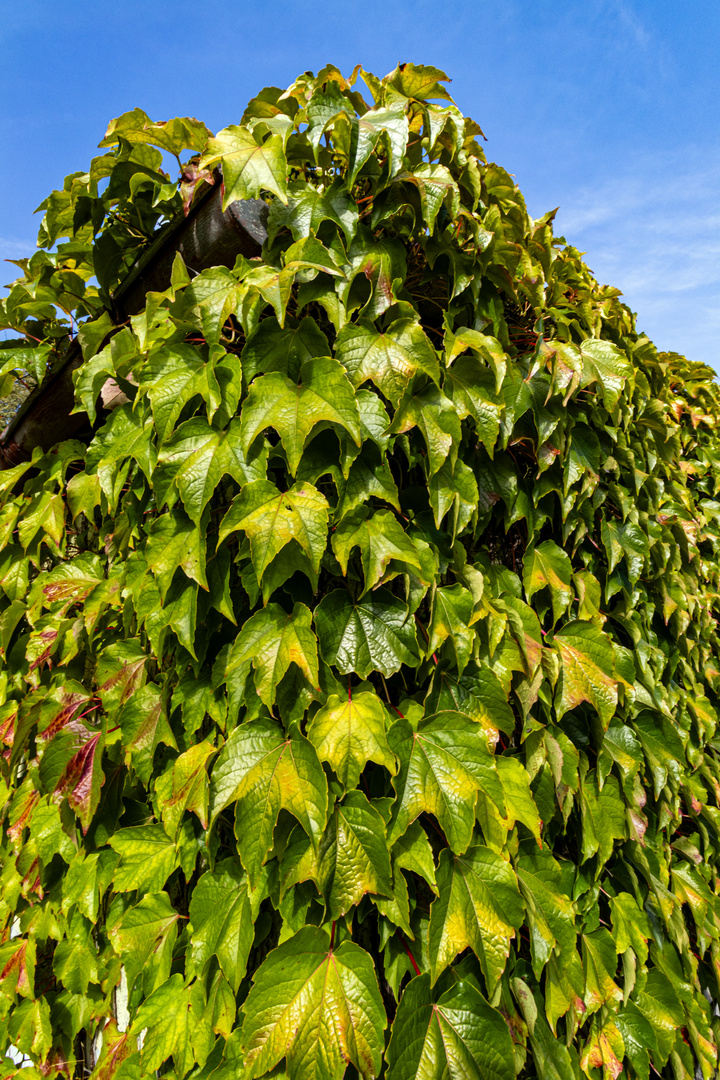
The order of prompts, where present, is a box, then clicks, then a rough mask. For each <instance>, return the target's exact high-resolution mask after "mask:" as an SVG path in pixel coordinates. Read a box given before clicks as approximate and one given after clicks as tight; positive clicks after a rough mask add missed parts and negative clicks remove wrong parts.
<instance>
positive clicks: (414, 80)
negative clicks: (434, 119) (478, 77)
mask: <svg viewBox="0 0 720 1080" xmlns="http://www.w3.org/2000/svg"><path fill="white" fill-rule="evenodd" d="M383 81H387V83H388V85H389V86H392V87H393V88H394V89H395V90H398V91H399V92H400V93H401V94H404V95H405V97H408V98H415V100H416V101H437V100H438V99H440V100H443V101H452V98H451V97H450V94H449V93H448V91H447V90H446V88H445V87H444V86H441V83H444V82H451V79H450V77H449V76H448V75H446V74H445V72H444V71H441V70H440V68H436V67H430V66H429V65H426V64H398V66H397V67H396V68H395V70H394V71H393V72H392V73H391V74H390V75H388V76H387V79H386V80H383Z"/></svg>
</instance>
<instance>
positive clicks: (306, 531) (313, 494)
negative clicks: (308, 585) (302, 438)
mask: <svg viewBox="0 0 720 1080" xmlns="http://www.w3.org/2000/svg"><path fill="white" fill-rule="evenodd" d="M328 509H329V503H328V501H327V499H326V498H325V496H324V495H321V494H320V492H319V491H318V490H317V488H315V487H313V486H312V484H294V485H293V486H292V487H291V488H290V489H289V491H284V492H281V491H278V489H277V488H276V487H275V485H274V484H271V483H270V481H269V480H256V481H255V483H253V484H246V485H245V487H244V488H243V489H242V491H241V492H240V494H239V495H238V496H237V498H235V499H234V501H233V503H232V505H231V507H230V509H229V510H228V512H227V514H226V515H225V517H224V518H223V519H222V521H221V523H220V532H219V535H218V543H222V541H223V540H224V539H225V537H226V536H229V535H230V533H232V532H235V531H236V530H238V529H242V530H243V532H244V533H245V535H246V536H247V537H248V538H249V540H250V550H251V552H252V561H253V566H254V567H255V573H256V574H257V578H258V581H262V577H263V574H264V572H265V570H266V568H267V566H268V565H269V564H270V563H271V562H272V560H273V559H274V558H275V556H276V555H277V554H278V552H280V551H282V549H283V548H284V547H285V545H286V544H289V543H290V541H291V540H297V542H298V544H299V545H300V547H301V548H302V549H303V551H305V553H306V554H307V555H308V557H309V559H310V561H311V563H312V566H313V569H314V570H315V572H316V573H317V572H318V571H319V569H320V560H321V559H322V557H323V553H324V551H325V547H326V544H327V531H328Z"/></svg>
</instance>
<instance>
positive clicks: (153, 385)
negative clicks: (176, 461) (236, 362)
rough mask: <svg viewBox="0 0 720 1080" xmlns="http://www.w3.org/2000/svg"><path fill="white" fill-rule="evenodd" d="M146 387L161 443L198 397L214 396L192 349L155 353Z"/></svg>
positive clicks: (173, 348) (145, 378)
mask: <svg viewBox="0 0 720 1080" xmlns="http://www.w3.org/2000/svg"><path fill="white" fill-rule="evenodd" d="M236 284H237V283H236ZM145 385H147V391H148V397H149V398H150V404H151V406H152V412H153V419H154V421H155V427H156V429H157V433H158V440H159V442H165V441H166V439H168V438H169V437H170V436H171V435H172V433H173V431H174V429H175V425H176V423H177V421H178V419H179V417H180V414H181V412H182V411H183V409H184V408H185V406H186V405H187V403H188V402H189V401H191V400H192V398H193V397H194V396H195V395H196V394H201V395H202V396H203V397H204V398H205V399H206V400H207V399H208V397H209V396H210V395H209V388H208V383H207V374H206V365H205V364H204V363H203V361H202V359H201V357H200V356H199V355H198V352H197V350H196V349H194V348H193V347H192V346H190V345H169V346H166V347H165V348H162V349H157V350H153V351H152V352H151V353H150V355H149V357H148V360H147V365H146V366H145V368H144V369H143V372H142V378H141V380H140V388H141V389H142V388H143V387H144V386H145Z"/></svg>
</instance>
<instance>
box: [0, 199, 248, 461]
mask: <svg viewBox="0 0 720 1080" xmlns="http://www.w3.org/2000/svg"><path fill="white" fill-rule="evenodd" d="M266 220H267V205H266V203H264V202H262V201H261V200H260V199H248V200H245V201H243V202H236V203H233V204H232V205H231V206H229V207H228V209H227V210H226V211H225V212H223V209H222V191H221V184H220V183H216V184H215V186H214V187H211V188H208V190H207V192H206V193H205V196H204V197H203V198H200V199H199V200H198V201H197V202H196V203H195V205H194V206H193V207H192V208H191V210H190V213H189V214H188V216H187V217H185V216H184V215H180V216H178V218H176V219H175V220H174V221H173V222H171V223H170V224H169V225H168V226H167V227H166V228H165V229H163V230H162V232H161V233H159V235H158V237H157V239H156V240H155V241H154V242H153V243H152V244H151V245H150V247H149V248H147V249H146V251H145V252H143V254H142V255H141V256H140V258H139V259H138V261H137V263H136V264H135V266H133V268H132V269H131V270H130V272H129V273H128V275H127V277H126V278H125V279H124V280H123V281H122V282H121V284H120V285H119V286H118V288H117V289H116V290H115V292H114V293H113V296H112V301H113V311H112V315H113V318H114V321H115V322H116V323H122V322H125V321H126V320H127V319H128V317H129V316H130V315H136V314H137V313H138V312H139V311H142V309H143V307H144V306H145V297H146V295H147V293H148V292H162V291H163V290H164V289H167V288H168V286H169V285H170V273H171V270H172V264H173V260H174V258H175V255H176V253H177V252H178V251H179V252H180V254H181V255H182V257H183V259H184V260H185V264H186V266H187V268H188V270H189V271H190V273H191V274H193V273H195V274H197V273H199V272H200V271H201V270H206V269H207V268H208V267H210V266H227V267H232V266H234V265H235V260H236V259H237V257H238V255H244V256H245V257H246V258H253V257H255V256H258V255H259V254H260V251H261V249H262V245H263V241H264V240H265V237H266V236H267V231H266V228H265V222H266ZM82 362H83V358H82V352H81V350H80V345H79V344H78V342H77V341H74V342H73V343H72V344H71V345H70V347H69V348H68V350H67V352H66V354H65V356H64V358H63V360H62V361H61V362H60V364H58V366H57V367H56V368H55V370H54V371H53V372H52V373H51V374H50V375H49V376H48V377H47V378H46V379H45V381H44V382H43V383H42V385H41V386H38V387H37V388H36V389H35V390H33V392H32V393H31V394H30V395H29V396H28V397H27V399H26V400H25V401H24V402H23V404H22V405H21V407H20V409H19V410H18V412H17V413H16V415H15V416H14V417H13V419H12V420H11V421H10V423H9V424H8V425H7V427H6V428H5V431H3V432H2V434H1V435H0V469H8V468H12V466H14V465H19V464H20V463H21V462H22V461H29V460H30V458H31V457H32V452H33V450H34V449H35V447H37V446H40V447H42V448H43V450H47V449H48V448H49V447H51V446H53V445H54V444H55V443H56V442H60V441H61V440H63V439H72V438H82V437H83V436H86V437H87V436H89V435H90V434H91V432H92V428H91V425H90V419H89V417H88V416H87V414H86V413H72V414H71V409H72V408H73V405H74V403H75V394H74V385H73V378H72V376H73V372H74V371H75V370H76V369H77V368H78V367H80V365H81V364H82Z"/></svg>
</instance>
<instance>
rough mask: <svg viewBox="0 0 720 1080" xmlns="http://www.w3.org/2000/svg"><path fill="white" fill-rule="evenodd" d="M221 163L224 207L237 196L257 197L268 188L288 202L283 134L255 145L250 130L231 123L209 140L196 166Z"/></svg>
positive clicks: (210, 165)
mask: <svg viewBox="0 0 720 1080" xmlns="http://www.w3.org/2000/svg"><path fill="white" fill-rule="evenodd" d="M219 164H221V165H222V170H223V184H224V188H225V194H224V197H223V210H227V208H228V206H229V205H230V204H231V203H233V202H237V201H238V199H257V198H258V197H259V195H260V193H261V191H270V192H272V194H273V195H277V197H278V198H279V199H280V200H281V201H282V202H287V180H286V172H287V162H286V160H285V151H284V147H283V140H282V136H280V135H271V136H270V137H269V138H268V139H266V140H265V141H264V142H263V143H262V144H260V145H258V143H257V142H256V140H255V136H254V134H253V132H251V131H249V130H248V129H247V128H245V127H238V126H237V125H236V124H232V125H231V126H230V127H226V128H223V129H222V131H219V132H218V133H217V135H216V136H215V138H211V139H208V143H207V148H206V150H205V153H204V154H203V156H202V158H201V159H200V162H199V168H201V169H212V168H214V167H215V166H216V165H219Z"/></svg>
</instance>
